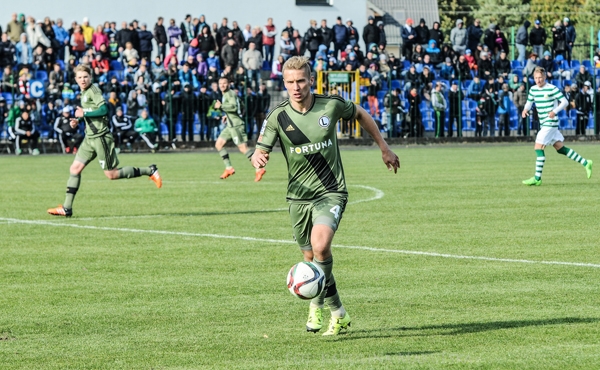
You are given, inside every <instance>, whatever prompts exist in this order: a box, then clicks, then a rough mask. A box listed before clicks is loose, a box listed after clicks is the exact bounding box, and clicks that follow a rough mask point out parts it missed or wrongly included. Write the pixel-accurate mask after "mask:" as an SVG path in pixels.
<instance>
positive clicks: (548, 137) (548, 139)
mask: <svg viewBox="0 0 600 370" xmlns="http://www.w3.org/2000/svg"><path fill="white" fill-rule="evenodd" d="M557 141H565V138H564V136H563V135H562V134H561V133H560V131H558V127H542V128H541V129H540V131H538V133H537V136H536V137H535V142H536V143H537V144H542V145H545V146H548V145H554V143H556V142H557Z"/></svg>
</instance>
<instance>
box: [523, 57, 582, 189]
mask: <svg viewBox="0 0 600 370" xmlns="http://www.w3.org/2000/svg"><path fill="white" fill-rule="evenodd" d="M533 78H534V79H535V85H534V86H532V87H531V89H529V96H528V97H527V103H526V104H525V108H524V109H523V113H522V117H523V118H526V117H527V116H528V115H529V110H530V109H531V107H532V105H533V103H535V106H536V108H537V110H538V114H539V117H540V126H541V128H540V131H539V132H538V134H537V136H536V138H535V154H536V157H537V158H536V162H535V175H534V176H533V177H532V178H530V179H527V180H523V184H525V185H529V186H532V185H533V186H540V185H542V170H543V169H544V163H545V162H546V156H545V154H544V149H545V148H546V146H547V145H552V146H554V149H556V151H557V152H558V153H559V154H563V155H566V156H567V157H569V158H570V159H572V160H574V161H575V162H579V163H581V164H582V165H583V166H584V167H585V171H586V173H587V178H588V179H589V178H590V177H592V164H593V162H592V161H591V160H589V159H587V160H586V159H585V158H583V157H582V156H580V155H579V154H577V152H575V151H574V150H573V149H570V148H567V147H566V146H564V144H563V141H564V140H565V138H564V137H563V136H562V134H561V133H560V131H558V117H557V115H558V112H560V111H561V110H563V109H565V108H566V107H567V105H568V104H569V103H568V101H567V99H566V98H565V97H564V96H563V94H562V93H561V92H560V90H559V89H558V88H557V87H556V86H554V85H552V84H549V83H547V82H546V71H545V70H544V69H543V68H541V67H537V68H536V69H535V70H534V71H533Z"/></svg>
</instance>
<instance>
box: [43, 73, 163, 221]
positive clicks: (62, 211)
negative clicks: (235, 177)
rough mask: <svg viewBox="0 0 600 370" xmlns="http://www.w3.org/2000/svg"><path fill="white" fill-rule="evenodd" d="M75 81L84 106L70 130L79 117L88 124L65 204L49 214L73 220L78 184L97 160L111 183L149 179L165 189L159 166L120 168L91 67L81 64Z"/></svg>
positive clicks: (105, 112) (103, 104) (72, 122)
mask: <svg viewBox="0 0 600 370" xmlns="http://www.w3.org/2000/svg"><path fill="white" fill-rule="evenodd" d="M75 80H76V81H77V84H78V85H79V87H80V88H81V91H82V93H81V105H82V106H81V107H77V110H76V111H75V117H77V118H73V119H71V127H73V128H75V127H77V125H78V124H79V122H78V118H83V120H84V121H85V139H84V140H83V143H82V144H81V146H80V147H79V151H78V152H77V155H76V156H75V160H74V161H73V164H72V165H71V168H70V169H69V171H70V176H69V180H68V181H67V194H66V198H65V202H64V203H63V204H62V205H59V206H58V207H56V208H50V209H49V210H48V213H49V214H51V215H55V216H66V217H71V216H72V215H73V199H74V198H75V194H77V190H78V189H79V183H80V181H81V172H82V171H83V169H84V168H85V167H86V166H87V165H88V163H90V162H91V161H93V160H94V159H96V158H97V159H98V162H99V163H100V167H102V169H103V170H104V174H105V175H106V177H108V178H109V179H111V180H116V179H123V178H132V177H140V176H142V175H146V176H149V177H150V179H151V180H152V181H154V183H155V184H156V186H157V187H158V188H160V187H161V186H162V179H161V177H160V174H159V173H158V169H157V168H156V165H154V164H153V165H150V166H149V167H122V168H117V166H118V165H119V159H118V158H117V152H116V151H115V143H114V141H113V137H112V134H111V133H110V130H109V128H108V108H107V106H106V104H105V102H104V97H103V96H102V91H100V89H99V88H98V87H97V86H95V85H92V71H91V70H90V68H89V67H87V66H84V65H79V66H77V67H76V68H75Z"/></svg>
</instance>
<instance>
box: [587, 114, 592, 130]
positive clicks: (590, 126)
mask: <svg viewBox="0 0 600 370" xmlns="http://www.w3.org/2000/svg"><path fill="white" fill-rule="evenodd" d="M586 128H594V115H593V114H592V113H591V112H590V116H589V118H588V125H587V127H586Z"/></svg>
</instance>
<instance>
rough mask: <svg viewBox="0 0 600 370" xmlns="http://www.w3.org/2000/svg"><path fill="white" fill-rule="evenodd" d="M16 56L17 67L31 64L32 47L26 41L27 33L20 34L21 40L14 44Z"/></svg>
mask: <svg viewBox="0 0 600 370" xmlns="http://www.w3.org/2000/svg"><path fill="white" fill-rule="evenodd" d="M15 50H16V57H17V69H21V68H23V67H31V64H33V49H32V48H31V45H30V44H29V41H27V34H25V33H22V34H21V41H19V42H18V43H17V45H15Z"/></svg>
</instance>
